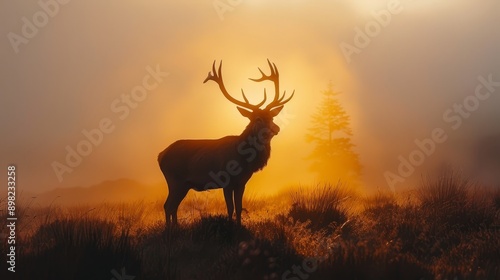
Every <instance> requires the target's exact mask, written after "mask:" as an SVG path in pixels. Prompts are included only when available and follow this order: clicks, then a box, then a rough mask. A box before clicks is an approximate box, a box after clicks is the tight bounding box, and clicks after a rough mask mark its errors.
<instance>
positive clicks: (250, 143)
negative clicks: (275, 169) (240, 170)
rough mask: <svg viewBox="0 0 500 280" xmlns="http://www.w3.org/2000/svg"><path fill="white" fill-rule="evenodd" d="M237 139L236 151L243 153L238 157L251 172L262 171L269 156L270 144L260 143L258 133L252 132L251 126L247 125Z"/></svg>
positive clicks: (266, 142) (268, 142)
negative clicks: (237, 147) (237, 148)
mask: <svg viewBox="0 0 500 280" xmlns="http://www.w3.org/2000/svg"><path fill="white" fill-rule="evenodd" d="M238 138H239V142H238V145H239V150H238V151H239V152H240V151H243V153H240V155H241V156H242V157H243V158H244V160H245V161H244V162H246V164H247V165H248V167H249V169H250V170H251V171H252V172H256V171H259V170H261V169H263V168H264V167H265V166H266V165H267V161H268V160H269V157H270V156H271V142H270V141H265V142H261V141H260V140H259V134H258V132H254V131H253V128H252V126H251V125H248V126H247V127H246V128H245V130H244V131H243V132H242V133H241V134H240V136H239V137H238Z"/></svg>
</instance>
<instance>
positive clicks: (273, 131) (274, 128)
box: [269, 123, 280, 136]
mask: <svg viewBox="0 0 500 280" xmlns="http://www.w3.org/2000/svg"><path fill="white" fill-rule="evenodd" d="M269 129H270V130H271V135H272V136H275V135H278V133H279V132H280V127H279V126H277V125H276V124H274V123H273V124H272V125H271V127H270V128H269Z"/></svg>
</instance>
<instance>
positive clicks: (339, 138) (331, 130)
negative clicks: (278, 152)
mask: <svg viewBox="0 0 500 280" xmlns="http://www.w3.org/2000/svg"><path fill="white" fill-rule="evenodd" d="M338 94H339V92H335V91H334V90H333V85H332V83H331V82H330V83H329V85H328V89H327V90H325V91H323V95H324V97H323V100H322V102H321V104H320V105H319V106H318V108H317V111H316V113H314V114H313V115H312V120H311V122H312V126H311V128H309V133H308V134H307V135H306V139H307V141H308V142H310V143H313V144H315V147H314V150H313V151H312V153H311V155H310V156H309V157H308V159H310V160H312V161H313V163H312V164H311V170H313V171H314V172H316V173H318V175H319V178H320V179H321V180H328V181H332V180H334V181H337V180H342V181H349V182H351V183H354V182H356V181H357V179H359V176H360V175H361V164H360V162H359V156H358V154H356V153H355V152H354V151H353V147H354V144H352V142H351V137H352V131H351V128H350V117H349V115H348V114H347V112H346V111H345V110H344V108H343V107H342V105H341V104H340V101H339V100H338V99H337V98H336V97H337V95H338Z"/></svg>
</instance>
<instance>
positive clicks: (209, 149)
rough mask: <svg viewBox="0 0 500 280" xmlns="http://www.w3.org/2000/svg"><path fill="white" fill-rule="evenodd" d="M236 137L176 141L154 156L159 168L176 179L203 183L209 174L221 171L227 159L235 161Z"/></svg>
mask: <svg viewBox="0 0 500 280" xmlns="http://www.w3.org/2000/svg"><path fill="white" fill-rule="evenodd" d="M237 143H238V137H237V136H226V137H223V138H220V139H213V140H212V139H211V140H179V141H176V142H174V143H172V144H171V145H170V146H168V147H167V148H166V149H165V150H163V151H162V152H161V153H160V154H159V155H158V163H159V165H160V169H161V170H162V172H163V173H164V174H165V175H166V176H172V177H175V178H176V179H178V180H186V181H190V182H193V181H197V182H199V183H204V181H208V180H210V178H209V173H210V172H217V171H220V170H223V169H224V168H225V165H226V164H227V162H228V161H230V160H238V159H239V157H240V155H239V154H238V152H237Z"/></svg>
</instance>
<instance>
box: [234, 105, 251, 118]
mask: <svg viewBox="0 0 500 280" xmlns="http://www.w3.org/2000/svg"><path fill="white" fill-rule="evenodd" d="M236 109H238V111H240V114H241V115H242V116H243V117H247V118H249V119H250V117H251V116H252V112H250V111H248V110H245V109H243V108H241V107H236Z"/></svg>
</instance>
